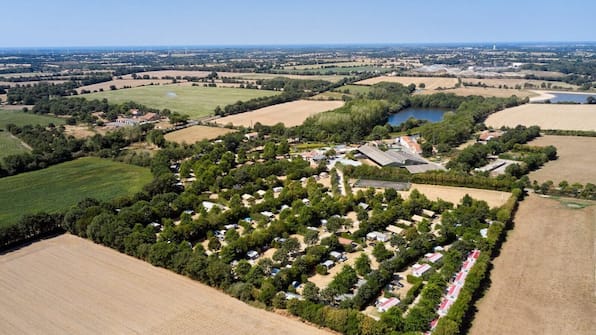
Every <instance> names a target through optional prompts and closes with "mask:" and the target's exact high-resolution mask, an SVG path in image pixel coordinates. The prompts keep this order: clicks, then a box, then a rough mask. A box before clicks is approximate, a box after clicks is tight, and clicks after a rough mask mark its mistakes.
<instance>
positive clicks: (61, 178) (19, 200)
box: [0, 157, 151, 224]
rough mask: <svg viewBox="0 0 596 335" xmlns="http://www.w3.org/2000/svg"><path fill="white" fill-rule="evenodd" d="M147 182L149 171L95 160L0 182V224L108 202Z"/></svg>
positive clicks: (67, 163) (4, 179)
mask: <svg viewBox="0 0 596 335" xmlns="http://www.w3.org/2000/svg"><path fill="white" fill-rule="evenodd" d="M149 181H151V172H149V169H146V168H142V167H138V166H134V165H128V164H124V163H119V162H114V161H111V160H109V159H101V158H95V157H86V158H80V159H77V160H74V161H70V162H66V163H61V164H57V165H53V166H50V167H49V168H46V169H42V170H37V171H32V172H25V173H21V174H18V175H16V176H11V177H5V178H1V179H0V222H1V224H10V223H11V222H14V221H16V220H18V219H19V218H20V217H21V216H22V215H23V214H27V213H35V212H39V211H49V212H52V211H58V210H63V209H66V208H69V207H70V206H72V205H74V204H76V203H77V202H78V201H80V200H82V199H84V198H86V197H91V198H95V199H99V200H109V199H112V198H115V197H119V196H125V195H132V194H134V193H136V192H138V191H140V190H141V189H142V187H143V185H145V184H146V183H148V182H149Z"/></svg>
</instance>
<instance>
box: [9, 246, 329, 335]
mask: <svg viewBox="0 0 596 335" xmlns="http://www.w3.org/2000/svg"><path fill="white" fill-rule="evenodd" d="M0 296H2V299H3V304H2V305H1V306H0V324H2V327H0V334H212V335H219V334H222V335H223V334H264V335H268V334H328V333H327V332H325V331H323V330H320V329H317V328H314V327H310V326H308V325H306V324H304V323H302V322H299V321H296V320H293V319H289V318H285V317H283V316H281V315H277V314H274V313H269V312H267V311H265V310H262V309H258V308H254V307H251V306H249V305H246V304H244V303H242V302H240V301H239V300H236V299H234V298H232V297H229V296H227V295H225V294H224V293H222V292H219V291H217V290H215V289H213V288H210V287H208V286H205V285H203V284H200V283H198V282H195V281H192V280H190V279H188V278H185V277H183V276H180V275H177V274H174V273H172V272H170V271H167V270H165V269H160V268H156V267H153V266H151V265H150V264H148V263H145V262H143V261H140V260H138V259H135V258H133V257H129V256H126V255H124V254H120V253H118V252H117V251H114V250H112V249H109V248H106V247H103V246H100V245H97V244H94V243H92V242H90V241H87V240H84V239H81V238H79V237H75V236H72V235H68V234H65V235H61V236H58V237H55V238H52V239H48V240H44V241H40V242H37V243H34V244H32V245H29V246H26V247H23V248H21V249H19V250H15V251H12V252H9V253H7V254H4V255H3V256H1V257H0Z"/></svg>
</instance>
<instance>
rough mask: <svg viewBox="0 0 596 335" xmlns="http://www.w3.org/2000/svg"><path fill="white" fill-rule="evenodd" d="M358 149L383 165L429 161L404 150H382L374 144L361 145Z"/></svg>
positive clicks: (403, 164)
mask: <svg viewBox="0 0 596 335" xmlns="http://www.w3.org/2000/svg"><path fill="white" fill-rule="evenodd" d="M358 151H359V152H360V153H362V154H363V155H364V156H366V157H367V158H368V159H370V160H371V161H373V162H375V163H376V164H377V165H379V166H381V167H384V166H407V165H417V164H426V163H427V162H426V161H425V160H424V159H423V158H422V157H418V156H415V155H413V154H410V153H407V152H404V151H394V150H388V151H382V150H380V149H379V148H377V147H375V146H372V145H363V146H360V147H359V148H358Z"/></svg>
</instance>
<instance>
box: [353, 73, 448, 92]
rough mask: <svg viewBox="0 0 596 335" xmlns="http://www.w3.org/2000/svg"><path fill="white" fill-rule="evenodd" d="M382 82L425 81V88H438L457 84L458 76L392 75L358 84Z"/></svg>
mask: <svg viewBox="0 0 596 335" xmlns="http://www.w3.org/2000/svg"><path fill="white" fill-rule="evenodd" d="M381 82H389V83H400V84H402V85H404V86H408V85H410V84H415V85H416V87H418V85H420V84H422V83H424V85H425V86H426V87H425V90H436V89H437V88H439V87H442V88H452V87H455V85H456V84H457V82H458V81H457V78H443V77H392V76H380V77H375V78H370V79H365V80H361V81H359V82H357V83H356V84H358V85H374V84H377V83H381Z"/></svg>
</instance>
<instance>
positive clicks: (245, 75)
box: [123, 70, 344, 82]
mask: <svg viewBox="0 0 596 335" xmlns="http://www.w3.org/2000/svg"><path fill="white" fill-rule="evenodd" d="M209 73H211V72H206V71H184V70H162V71H150V72H139V73H137V75H139V76H143V75H149V76H150V77H156V78H163V77H166V76H169V77H176V76H180V77H184V76H190V77H207V75H209ZM217 74H218V75H219V77H230V78H238V79H243V80H257V79H272V78H277V77H286V78H291V79H313V80H316V79H320V80H327V81H330V82H336V81H340V80H341V79H342V78H343V77H344V76H337V75H298V74H274V73H255V72H217ZM123 78H124V79H132V76H131V75H127V76H124V77H123Z"/></svg>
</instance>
